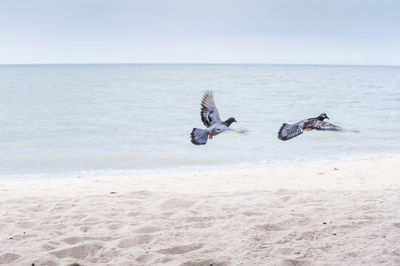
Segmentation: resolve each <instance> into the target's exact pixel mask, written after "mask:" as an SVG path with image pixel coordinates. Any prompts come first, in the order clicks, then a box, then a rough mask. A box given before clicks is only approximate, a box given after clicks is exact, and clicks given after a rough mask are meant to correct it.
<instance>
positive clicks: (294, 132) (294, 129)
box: [278, 123, 303, 140]
mask: <svg viewBox="0 0 400 266" xmlns="http://www.w3.org/2000/svg"><path fill="white" fill-rule="evenodd" d="M301 134H303V129H302V128H301V127H300V126H299V125H296V124H294V125H290V124H286V123H283V124H282V127H281V128H280V129H279V132H278V138H279V139H280V140H289V139H292V138H294V137H297V136H298V135H301Z"/></svg>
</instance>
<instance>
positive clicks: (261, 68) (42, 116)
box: [0, 64, 400, 176]
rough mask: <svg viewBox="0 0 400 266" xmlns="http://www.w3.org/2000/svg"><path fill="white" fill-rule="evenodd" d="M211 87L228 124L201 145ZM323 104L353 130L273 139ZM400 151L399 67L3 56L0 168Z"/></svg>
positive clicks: (63, 168)
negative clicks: (35, 60)
mask: <svg viewBox="0 0 400 266" xmlns="http://www.w3.org/2000/svg"><path fill="white" fill-rule="evenodd" d="M205 90H213V92H214V97H215V102H216V104H217V106H218V108H219V113H220V116H221V118H222V119H226V118H228V117H231V116H233V117H235V118H236V120H237V121H238V123H234V124H232V126H231V127H233V128H241V129H247V130H248V133H247V134H246V135H239V134H236V133H224V134H221V135H219V136H216V137H215V138H214V139H212V140H209V142H208V143H207V145H205V146H195V145H193V144H192V143H191V142H190V132H191V130H192V128H193V127H198V128H203V127H204V125H203V124H202V122H201V120H200V100H201V97H202V94H203V92H204V91H205ZM322 112H325V113H327V114H328V116H329V117H330V118H331V120H330V122H332V123H334V124H337V125H340V126H342V127H344V128H347V129H354V130H359V131H360V133H351V132H341V133H338V132H306V133H304V134H303V135H301V136H299V137H297V138H295V139H292V140H290V141H287V142H283V141H280V140H279V139H278V138H277V132H278V130H279V128H280V126H281V124H282V123H283V122H287V123H294V122H297V121H299V120H301V119H304V118H309V117H315V116H317V115H319V114H320V113H322ZM399 153H400V67H385V66H325V65H321V66H319V65H223V64H221V65H211V64H210V65H209V64H120V65H118V64H114V65H113V64H109V65H108V64H102V65H1V66H0V175H1V176H18V175H21V176H22V175H23V176H25V175H40V174H51V175H53V176H54V175H56V174H58V175H63V174H68V173H73V174H75V173H80V174H84V173H87V174H93V173H97V172H102V173H109V172H110V171H111V172H112V171H114V172H118V171H122V172H124V171H125V172H126V171H128V172H129V171H133V172H135V171H155V170H163V169H164V170H165V169H188V168H189V169H190V168H202V169H207V168H215V167H219V166H224V167H236V166H241V165H257V166H259V165H273V164H279V163H287V162H289V163H290V162H302V161H309V160H325V159H328V160H331V159H334V160H335V159H339V160H341V159H346V158H359V157H365V156H377V157H379V156H387V155H389V156H390V155H393V154H395V155H396V154H399Z"/></svg>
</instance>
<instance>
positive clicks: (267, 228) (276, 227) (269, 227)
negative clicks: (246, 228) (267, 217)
mask: <svg viewBox="0 0 400 266" xmlns="http://www.w3.org/2000/svg"><path fill="white" fill-rule="evenodd" d="M255 229H258V230H260V229H261V230H263V231H282V230H285V228H283V227H281V226H279V225H276V224H261V225H257V226H255Z"/></svg>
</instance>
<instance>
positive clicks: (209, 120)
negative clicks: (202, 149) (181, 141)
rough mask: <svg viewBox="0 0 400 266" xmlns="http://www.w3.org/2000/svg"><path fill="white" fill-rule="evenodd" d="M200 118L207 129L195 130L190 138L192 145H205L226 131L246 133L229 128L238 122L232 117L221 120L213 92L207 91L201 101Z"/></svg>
mask: <svg viewBox="0 0 400 266" xmlns="http://www.w3.org/2000/svg"><path fill="white" fill-rule="evenodd" d="M200 116H201V121H203V124H204V125H205V126H206V129H200V128H193V130H192V132H191V133H190V137H191V141H192V143H193V144H195V145H204V144H206V143H207V140H208V139H212V138H213V137H214V136H216V135H218V134H221V133H222V132H225V131H235V132H237V133H244V132H245V131H243V130H235V129H231V128H229V126H230V125H231V124H232V123H233V122H237V121H236V120H235V118H233V117H231V118H228V119H227V120H225V121H222V120H221V118H220V117H219V113H218V109H217V107H216V106H215V102H214V99H213V95H212V92H211V91H206V92H205V93H204V96H203V100H202V101H201V111H200Z"/></svg>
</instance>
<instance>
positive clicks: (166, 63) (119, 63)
mask: <svg viewBox="0 0 400 266" xmlns="http://www.w3.org/2000/svg"><path fill="white" fill-rule="evenodd" d="M46 65H48V66H49V65H276V66H376V67H400V64H337V63H335V64H329V63H250V62H248V63H224V62H218V63H207V62H174V63H171V62H157V63H155V62H137V63H125V62H101V63H89V62H85V63H82V62H79V63H5V64H4V63H0V66H46Z"/></svg>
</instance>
